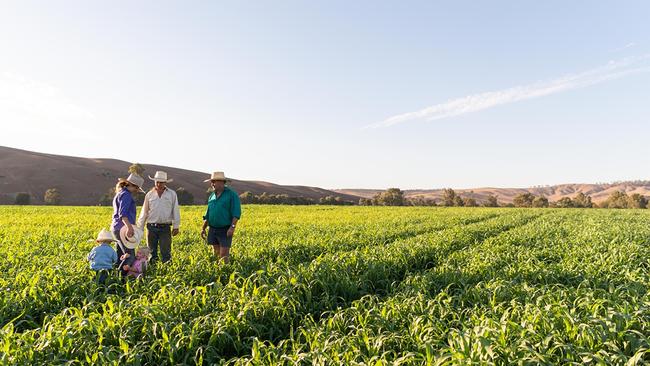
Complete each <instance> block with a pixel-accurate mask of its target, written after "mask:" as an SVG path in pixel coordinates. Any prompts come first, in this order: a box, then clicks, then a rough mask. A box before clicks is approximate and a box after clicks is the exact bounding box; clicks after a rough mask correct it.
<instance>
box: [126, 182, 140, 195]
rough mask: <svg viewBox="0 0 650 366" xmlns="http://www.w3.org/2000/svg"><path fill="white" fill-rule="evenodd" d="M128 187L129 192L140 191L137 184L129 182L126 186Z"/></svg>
mask: <svg viewBox="0 0 650 366" xmlns="http://www.w3.org/2000/svg"><path fill="white" fill-rule="evenodd" d="M126 189H128V190H129V192H131V193H135V192H137V191H138V186H136V185H135V184H131V183H129V184H128V185H127V186H126Z"/></svg>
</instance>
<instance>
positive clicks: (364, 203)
mask: <svg viewBox="0 0 650 366" xmlns="http://www.w3.org/2000/svg"><path fill="white" fill-rule="evenodd" d="M359 206H372V199H370V198H363V197H362V198H359Z"/></svg>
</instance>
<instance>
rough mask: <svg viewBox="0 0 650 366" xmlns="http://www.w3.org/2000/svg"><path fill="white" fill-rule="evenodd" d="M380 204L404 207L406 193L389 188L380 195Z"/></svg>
mask: <svg viewBox="0 0 650 366" xmlns="http://www.w3.org/2000/svg"><path fill="white" fill-rule="evenodd" d="M378 198H379V200H378V202H379V204H380V205H382V206H404V203H405V200H404V192H402V191H401V190H400V189H399V188H389V189H388V190H386V191H385V192H383V193H381V194H380V195H379V197H378Z"/></svg>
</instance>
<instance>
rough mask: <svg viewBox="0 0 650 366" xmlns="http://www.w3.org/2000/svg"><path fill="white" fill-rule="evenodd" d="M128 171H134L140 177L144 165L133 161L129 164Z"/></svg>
mask: <svg viewBox="0 0 650 366" xmlns="http://www.w3.org/2000/svg"><path fill="white" fill-rule="evenodd" d="M129 173H135V174H137V175H139V176H141V177H142V176H143V175H142V174H143V173H144V167H143V166H142V164H140V163H134V164H132V165H131V166H129Z"/></svg>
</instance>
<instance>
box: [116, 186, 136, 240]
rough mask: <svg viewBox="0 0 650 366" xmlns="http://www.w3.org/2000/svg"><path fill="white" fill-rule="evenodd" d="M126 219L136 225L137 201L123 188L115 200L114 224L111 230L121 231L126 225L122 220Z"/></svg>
mask: <svg viewBox="0 0 650 366" xmlns="http://www.w3.org/2000/svg"><path fill="white" fill-rule="evenodd" d="M123 217H126V218H128V219H129V222H130V223H131V224H133V225H135V201H134V200H133V196H131V192H129V190H128V189H126V188H122V190H120V191H119V192H117V194H116V195H115V198H113V222H112V224H111V230H120V229H121V228H122V226H124V223H123V222H122V218H123Z"/></svg>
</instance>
